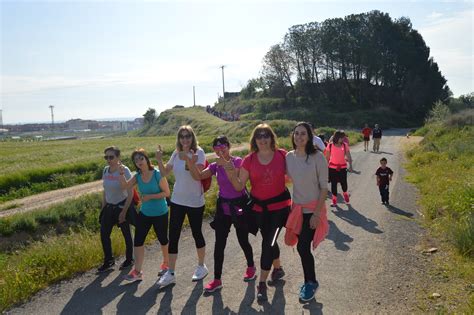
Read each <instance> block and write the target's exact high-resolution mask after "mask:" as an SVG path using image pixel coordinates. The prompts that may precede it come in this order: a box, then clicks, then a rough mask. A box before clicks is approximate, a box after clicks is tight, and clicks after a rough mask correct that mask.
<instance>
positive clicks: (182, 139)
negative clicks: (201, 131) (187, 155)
mask: <svg viewBox="0 0 474 315" xmlns="http://www.w3.org/2000/svg"><path fill="white" fill-rule="evenodd" d="M178 139H179V143H180V144H181V147H182V148H183V150H189V149H190V148H191V144H192V143H193V135H192V134H191V133H190V132H189V131H188V130H182V131H181V132H180V133H179V134H178Z"/></svg>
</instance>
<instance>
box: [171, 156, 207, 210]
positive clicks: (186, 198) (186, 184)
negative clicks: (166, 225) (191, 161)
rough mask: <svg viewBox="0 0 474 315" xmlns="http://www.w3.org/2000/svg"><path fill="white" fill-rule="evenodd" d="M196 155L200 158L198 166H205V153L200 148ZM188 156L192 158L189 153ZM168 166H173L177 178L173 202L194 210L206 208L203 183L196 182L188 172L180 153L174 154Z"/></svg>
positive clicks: (172, 196) (172, 197)
mask: <svg viewBox="0 0 474 315" xmlns="http://www.w3.org/2000/svg"><path fill="white" fill-rule="evenodd" d="M196 154H197V156H198V160H197V162H196V164H201V165H204V163H205V161H206V155H205V154H204V151H203V150H202V149H201V148H199V147H198V149H197V151H196ZM188 156H189V157H191V153H188ZM168 164H171V165H173V172H174V178H175V182H174V186H173V193H172V194H171V202H173V203H175V204H178V205H182V206H188V207H193V208H199V207H202V206H204V191H203V189H202V184H201V181H200V180H195V179H194V178H193V177H192V176H191V172H190V171H189V170H186V168H187V166H186V162H185V161H183V160H181V159H180V158H179V154H178V151H176V150H175V151H174V152H173V154H172V155H171V158H170V160H169V162H168Z"/></svg>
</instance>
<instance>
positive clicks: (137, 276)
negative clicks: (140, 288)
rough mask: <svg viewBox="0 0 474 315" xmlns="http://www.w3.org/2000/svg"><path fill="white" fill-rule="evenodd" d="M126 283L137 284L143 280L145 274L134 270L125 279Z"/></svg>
mask: <svg viewBox="0 0 474 315" xmlns="http://www.w3.org/2000/svg"><path fill="white" fill-rule="evenodd" d="M123 278H124V279H125V280H126V281H130V282H135V281H142V280H143V272H142V271H140V272H138V271H137V270H136V269H133V270H132V271H130V272H129V274H128V275H126V276H124V277H123Z"/></svg>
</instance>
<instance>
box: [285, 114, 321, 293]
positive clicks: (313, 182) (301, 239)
mask: <svg viewBox="0 0 474 315" xmlns="http://www.w3.org/2000/svg"><path fill="white" fill-rule="evenodd" d="M291 142H292V144H293V149H294V150H292V151H290V152H288V154H287V155H286V169H287V172H288V176H289V177H290V178H291V180H292V182H293V204H292V207H291V213H290V216H289V218H288V222H287V224H286V233H285V243H286V244H287V245H290V246H294V245H296V244H298V245H297V250H298V254H299V255H300V258H301V264H302V265H303V274H304V283H303V285H302V286H301V289H300V294H299V296H300V299H301V301H304V302H306V301H309V300H311V299H312V298H313V297H314V295H315V293H316V290H317V289H318V287H319V283H318V281H316V273H315V270H314V257H313V255H312V254H311V243H312V244H313V249H315V248H316V247H317V246H318V244H319V243H320V242H321V241H322V240H324V238H325V237H326V234H327V232H328V229H329V225H328V220H327V214H326V204H325V201H326V196H327V193H328V189H327V181H326V180H327V178H328V164H327V162H326V159H325V157H324V155H323V153H322V152H321V151H320V150H318V149H316V148H315V146H314V145H313V131H312V128H311V125H310V124H309V123H306V122H300V123H298V124H297V125H296V126H295V128H294V129H293V132H292V137H291Z"/></svg>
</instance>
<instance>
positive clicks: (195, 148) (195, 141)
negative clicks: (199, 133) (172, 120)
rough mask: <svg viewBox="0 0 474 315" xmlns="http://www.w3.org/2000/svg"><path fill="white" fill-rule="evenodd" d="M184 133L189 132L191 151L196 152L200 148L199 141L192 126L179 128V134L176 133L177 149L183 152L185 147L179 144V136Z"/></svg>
mask: <svg viewBox="0 0 474 315" xmlns="http://www.w3.org/2000/svg"><path fill="white" fill-rule="evenodd" d="M183 131H187V132H188V133H189V134H190V135H191V138H192V142H191V148H190V149H191V150H193V151H194V152H196V151H197V148H198V141H197V139H196V135H195V134H194V130H193V128H192V127H191V126H190V125H183V126H181V127H179V129H178V132H177V133H176V149H177V150H178V151H183V146H182V145H181V143H180V142H179V136H180V135H181V134H182V132H183Z"/></svg>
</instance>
